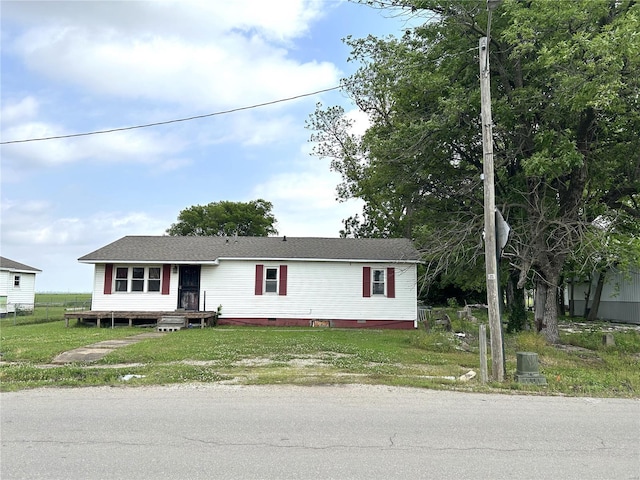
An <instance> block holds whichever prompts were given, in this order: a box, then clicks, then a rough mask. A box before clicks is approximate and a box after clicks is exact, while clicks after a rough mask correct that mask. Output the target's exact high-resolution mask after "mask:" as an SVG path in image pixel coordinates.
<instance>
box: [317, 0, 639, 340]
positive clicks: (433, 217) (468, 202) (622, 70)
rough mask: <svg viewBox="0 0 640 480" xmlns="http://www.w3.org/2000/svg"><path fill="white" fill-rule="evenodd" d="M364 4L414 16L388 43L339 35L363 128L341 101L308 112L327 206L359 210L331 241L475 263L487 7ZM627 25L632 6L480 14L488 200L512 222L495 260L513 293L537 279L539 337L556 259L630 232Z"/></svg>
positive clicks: (632, 42)
mask: <svg viewBox="0 0 640 480" xmlns="http://www.w3.org/2000/svg"><path fill="white" fill-rule="evenodd" d="M362 3H368V4H371V5H374V6H378V7H382V8H386V7H390V6H396V7H406V8H408V11H409V12H410V13H411V14H413V15H416V14H420V13H425V14H427V19H426V21H425V23H424V25H422V26H420V27H418V28H415V29H412V30H409V31H407V33H406V34H405V36H404V37H403V38H402V39H393V38H386V39H378V38H374V37H368V38H366V39H359V40H353V39H348V40H347V41H348V43H349V44H350V45H351V47H352V57H351V59H352V60H353V61H357V62H360V64H361V67H360V69H359V70H358V71H357V73H356V74H354V75H353V76H352V77H350V78H348V79H345V80H344V82H343V83H344V88H345V90H346V91H347V92H348V93H349V94H350V96H351V98H352V99H353V101H354V103H355V104H356V105H357V106H358V107H359V108H360V109H361V110H363V111H364V112H366V113H367V114H368V115H369V118H370V121H371V126H370V127H369V128H368V130H367V132H366V133H365V134H364V136H362V137H356V136H354V135H353V134H351V133H350V129H349V126H350V125H349V122H348V120H347V117H345V115H344V112H343V111H342V110H341V109H340V108H339V107H330V108H326V109H325V108H323V107H322V106H319V107H318V108H317V110H316V112H315V113H314V114H313V115H312V116H311V119H310V121H309V127H310V128H311V129H313V130H314V133H313V135H312V140H313V141H315V142H317V147H316V154H317V155H319V156H322V157H329V158H331V166H332V168H333V169H334V170H336V171H338V172H340V173H341V174H342V177H343V183H342V184H341V185H340V187H339V190H338V193H339V196H340V197H342V198H349V197H358V198H362V199H363V200H365V202H366V207H365V211H364V214H363V216H362V218H360V217H352V218H351V219H348V220H347V221H346V222H345V226H346V228H345V233H347V234H352V235H361V236H365V235H378V236H384V235H398V234H401V235H405V236H411V237H413V238H415V239H416V241H418V242H419V243H420V244H421V245H422V246H423V249H424V252H425V260H426V262H427V271H428V272H429V275H430V276H431V277H435V276H437V275H440V274H442V273H448V274H454V275H457V274H460V273H461V272H465V271H467V270H468V269H469V265H475V264H477V261H478V260H479V259H481V258H482V255H483V247H482V239H481V236H482V228H483V226H482V223H483V216H482V212H483V198H482V179H481V176H480V174H481V173H482V143H481V132H482V130H481V125H480V91H479V65H478V63H479V62H478V40H479V38H480V37H482V36H486V33H487V32H486V27H487V24H488V18H487V16H488V15H487V10H486V1H485V0H466V1H464V2H461V1H459V0H415V1H407V0H403V1H395V0H384V1H375V0H369V1H366V2H362ZM639 31H640V5H638V4H637V3H636V2H635V0H572V1H546V0H529V1H517V0H505V1H504V3H503V4H502V5H501V6H500V7H499V9H498V10H496V11H495V12H494V13H493V18H492V23H491V36H490V38H491V42H490V46H489V51H490V74H491V78H492V99H493V105H492V108H493V121H494V129H493V132H494V152H495V164H496V165H495V171H496V173H495V183H496V205H497V206H498V208H500V210H501V212H502V213H503V215H504V216H505V218H506V219H507V221H508V222H509V224H510V225H511V228H512V234H511V238H510V241H509V244H508V246H507V249H506V250H505V252H504V258H505V259H506V260H507V262H503V263H508V265H509V266H510V267H511V269H513V270H515V272H516V273H517V275H515V277H513V278H515V281H516V283H517V286H518V287H520V288H522V287H523V286H524V285H525V283H526V282H528V281H530V282H533V283H534V284H535V286H536V292H537V294H538V300H539V302H538V304H539V305H540V306H541V308H539V312H540V314H541V315H540V321H539V328H540V329H541V330H542V331H543V332H544V334H545V335H546V338H547V339H548V340H549V341H551V342H557V341H558V340H559V333H558V324H557V302H558V298H557V293H558V287H559V285H560V283H561V273H562V270H563V267H564V266H565V264H566V262H567V261H568V260H569V259H571V258H574V257H576V258H577V257H578V256H579V255H580V251H581V249H583V248H584V244H585V239H586V238H588V237H589V235H590V232H592V231H593V230H594V229H597V228H601V226H602V225H606V228H607V229H609V230H611V231H619V230H616V224H617V223H619V222H620V220H621V219H623V218H624V219H626V220H625V225H626V227H625V228H626V230H625V235H628V236H629V237H630V238H631V237H634V236H637V235H638V233H639V230H640V226H639V225H640V222H639V220H640V193H639V192H640V153H639V152H640V136H639V135H638V132H640V75H638V72H639V71H640V35H638V32H639ZM629 219H631V220H632V221H628V220H629ZM630 225H631V227H629V226H630ZM542 314H543V315H542Z"/></svg>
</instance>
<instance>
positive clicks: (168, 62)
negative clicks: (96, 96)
mask: <svg viewBox="0 0 640 480" xmlns="http://www.w3.org/2000/svg"><path fill="white" fill-rule="evenodd" d="M25 3H28V2H25ZM52 3H53V2H52ZM70 3H73V8H69V7H68V3H65V4H63V5H64V6H65V7H64V8H61V9H58V10H56V11H53V10H52V9H51V7H48V8H47V6H46V2H45V6H43V7H42V8H41V10H39V11H38V13H39V14H40V15H41V16H39V17H34V16H35V12H32V11H31V10H32V9H30V7H29V6H24V7H23V8H22V9H20V8H19V7H18V6H15V5H12V8H10V9H9V10H8V13H9V15H12V17H13V16H14V15H15V16H19V15H20V14H22V16H23V19H25V21H27V22H28V29H27V30H26V31H25V32H24V33H23V34H22V35H20V36H19V37H17V38H16V39H15V41H14V42H13V44H12V47H13V51H14V52H16V53H17V54H18V55H19V56H21V57H22V58H23V59H24V61H25V63H26V64H27V65H29V66H30V68H32V69H34V70H36V71H39V72H41V73H43V74H45V75H47V76H49V77H51V78H55V79H58V80H60V81H64V82H67V83H68V82H71V83H73V84H76V85H80V86H82V87H83V88H84V89H85V90H87V91H91V92H97V93H101V94H105V95H110V96H115V97H119V98H131V99H139V98H146V99H150V100H154V101H160V102H169V103H173V104H178V105H182V106H189V107H190V108H196V107H197V108H200V109H213V108H225V107H231V106H239V105H248V104H251V103H259V102H264V101H269V100H273V99H277V98H282V97H286V96H289V95H291V94H299V93H306V92H307V91H310V90H315V89H321V88H326V87H329V86H334V85H336V84H337V83H338V78H339V75H340V72H339V71H338V70H337V68H336V67H335V66H334V65H333V64H331V63H328V62H316V61H307V62H298V61H296V60H293V59H292V58H290V57H289V56H288V52H287V50H286V49H285V48H283V47H284V46H285V45H286V44H287V42H289V41H291V40H292V39H294V38H295V37H297V36H299V35H302V34H304V32H305V31H306V30H307V29H308V26H309V22H311V21H312V20H314V19H316V18H317V17H318V16H320V8H319V5H320V4H319V2H317V1H304V0H297V1H295V0H288V1H280V2H275V3H277V4H278V6H276V5H274V2H255V1H248V0H247V1H244V2H242V1H234V2H199V1H193V2H184V1H183V2H144V3H143V2H120V3H118V2H108V5H109V8H108V9H106V8H105V5H104V4H103V2H82V3H77V2H70ZM39 4H40V5H42V3H41V2H39ZM56 4H57V3H56ZM16 9H17V10H18V11H17V12H15V13H14V11H15V10H16ZM107 10H108V11H107ZM27 11H28V12H31V16H30V15H27V14H26V13H25V12H27ZM47 11H49V13H50V16H47V17H45V16H44V14H45V12H47ZM25 17H26V18H25ZM132 17H133V18H135V19H136V22H133V23H134V24H135V25H136V26H137V28H132ZM185 25H188V26H189V28H188V29H187V28H185ZM301 86H302V87H301ZM301 88H302V90H304V91H301Z"/></svg>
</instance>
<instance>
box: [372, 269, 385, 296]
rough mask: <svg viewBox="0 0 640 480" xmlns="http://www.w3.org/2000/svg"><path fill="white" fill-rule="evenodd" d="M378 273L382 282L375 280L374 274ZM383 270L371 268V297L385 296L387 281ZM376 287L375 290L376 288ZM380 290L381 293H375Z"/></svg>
mask: <svg viewBox="0 0 640 480" xmlns="http://www.w3.org/2000/svg"><path fill="white" fill-rule="evenodd" d="M377 272H379V273H380V276H381V277H382V280H380V279H378V280H376V273H377ZM386 275H387V272H386V269H385V268H372V269H371V296H374V295H375V296H383V297H384V296H386V294H387V279H386ZM376 287H377V288H376ZM376 290H381V291H376Z"/></svg>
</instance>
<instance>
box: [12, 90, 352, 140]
mask: <svg viewBox="0 0 640 480" xmlns="http://www.w3.org/2000/svg"><path fill="white" fill-rule="evenodd" d="M340 88H342V86H341V85H337V86H335V87H330V88H324V89H322V90H316V91H315V92H309V93H303V94H300V95H295V96H293V97H287V98H280V99H278V100H271V101H269V102H264V103H256V104H253V105H248V106H245V107H238V108H232V109H230V110H222V111H219V112H212V113H205V114H203V115H193V116H191V117H185V118H177V119H173V120H165V121H162V122H153V123H145V124H141V125H132V126H128V127H118V128H109V129H105V130H93V131H90V132H82V133H70V134H66V135H53V136H50V137H39V138H25V139H21V140H7V141H0V145H8V144H15V143H28V142H41V141H44V140H58V139H62V138H73V137H87V136H89V135H100V134H104V133H113V132H123V131H126V130H135V129H140V128H149V127H157V126H160V125H169V124H171V123H179V122H189V121H192V120H199V119H201V118H208V117H215V116H219V115H227V114H229V113H235V112H240V111H243V110H252V109H255V108H260V107H266V106H268V105H274V104H276V103H283V102H290V101H291V100H297V99H298V98H304V97H310V96H312V95H317V94H319V93H324V92H330V91H332V90H338V89H340Z"/></svg>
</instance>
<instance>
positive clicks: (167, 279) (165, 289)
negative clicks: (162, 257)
mask: <svg viewBox="0 0 640 480" xmlns="http://www.w3.org/2000/svg"><path fill="white" fill-rule="evenodd" d="M170 284H171V265H169V264H168V263H165V264H164V265H162V295H169V287H170Z"/></svg>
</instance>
